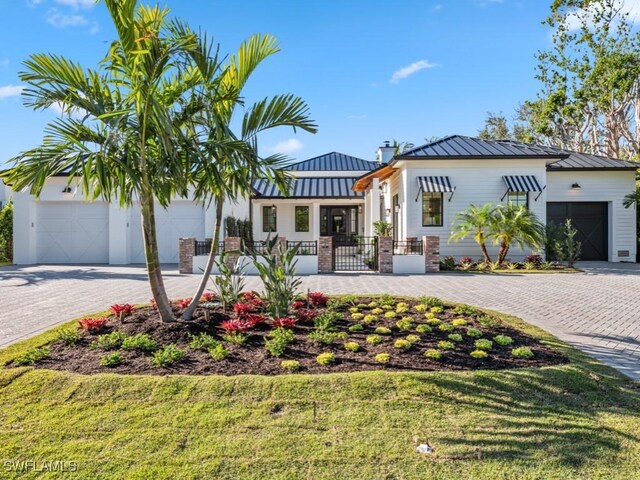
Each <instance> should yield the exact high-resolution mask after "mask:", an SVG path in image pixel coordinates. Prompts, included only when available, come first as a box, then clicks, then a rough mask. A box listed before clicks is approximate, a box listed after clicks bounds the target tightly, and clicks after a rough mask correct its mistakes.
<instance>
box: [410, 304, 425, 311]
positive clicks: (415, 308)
mask: <svg viewBox="0 0 640 480" xmlns="http://www.w3.org/2000/svg"><path fill="white" fill-rule="evenodd" d="M413 309H414V310H415V311H416V312H418V313H424V312H426V311H427V306H426V305H423V304H422V303H419V304H418V305H416V306H415V307H413Z"/></svg>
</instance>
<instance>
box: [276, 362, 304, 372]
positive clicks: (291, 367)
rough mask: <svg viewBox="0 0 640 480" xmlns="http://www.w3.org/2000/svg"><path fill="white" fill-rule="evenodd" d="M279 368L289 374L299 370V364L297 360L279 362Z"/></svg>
mask: <svg viewBox="0 0 640 480" xmlns="http://www.w3.org/2000/svg"><path fill="white" fill-rule="evenodd" d="M280 366H281V367H282V368H283V369H285V370H288V371H290V372H297V371H298V370H300V362H299V361H298V360H283V361H282V362H280Z"/></svg>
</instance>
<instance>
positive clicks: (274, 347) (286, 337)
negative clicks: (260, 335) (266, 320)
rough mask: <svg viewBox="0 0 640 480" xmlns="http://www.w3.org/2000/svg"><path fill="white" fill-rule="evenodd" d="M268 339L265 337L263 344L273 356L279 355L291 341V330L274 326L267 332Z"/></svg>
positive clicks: (292, 337)
mask: <svg viewBox="0 0 640 480" xmlns="http://www.w3.org/2000/svg"><path fill="white" fill-rule="evenodd" d="M269 337H271V338H270V339H269V340H266V339H265V342H264V346H265V348H266V349H267V351H268V352H269V353H270V354H271V355H272V356H274V357H281V356H282V355H284V351H285V350H286V348H287V345H289V344H290V343H291V342H293V339H294V335H293V332H292V331H291V330H289V329H286V328H276V329H275V330H273V331H272V332H271V333H269Z"/></svg>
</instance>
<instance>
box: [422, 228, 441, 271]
mask: <svg viewBox="0 0 640 480" xmlns="http://www.w3.org/2000/svg"><path fill="white" fill-rule="evenodd" d="M422 249H423V251H424V271H425V272H426V273H429V272H439V271H440V237H438V236H436V235H429V236H425V237H422Z"/></svg>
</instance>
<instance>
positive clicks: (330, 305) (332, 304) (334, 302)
mask: <svg viewBox="0 0 640 480" xmlns="http://www.w3.org/2000/svg"><path fill="white" fill-rule="evenodd" d="M303 301H305V302H306V301H307V300H306V298H303ZM343 305H344V304H343V303H342V302H341V301H340V300H338V299H337V298H330V299H329V301H328V302H327V309H328V310H340V309H341V308H342V306H343Z"/></svg>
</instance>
